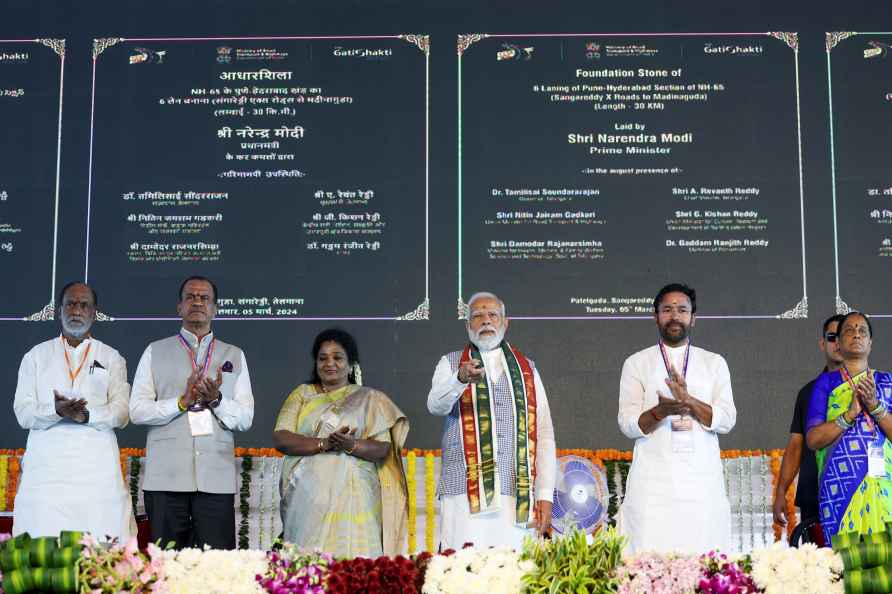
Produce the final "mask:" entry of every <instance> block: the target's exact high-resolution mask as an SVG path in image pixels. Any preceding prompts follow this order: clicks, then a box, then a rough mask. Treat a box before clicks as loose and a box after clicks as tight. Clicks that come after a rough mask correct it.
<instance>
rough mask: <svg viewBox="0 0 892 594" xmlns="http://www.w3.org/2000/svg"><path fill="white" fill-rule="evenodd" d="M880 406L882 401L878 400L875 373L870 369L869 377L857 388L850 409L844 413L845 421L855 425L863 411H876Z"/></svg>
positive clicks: (868, 371)
mask: <svg viewBox="0 0 892 594" xmlns="http://www.w3.org/2000/svg"><path fill="white" fill-rule="evenodd" d="M879 405H880V401H879V398H877V385H876V382H874V379H873V372H872V371H871V370H870V369H868V370H867V376H866V377H865V378H864V379H862V380H861V381H860V382H858V385H857V386H855V393H854V394H853V395H852V402H851V403H849V409H848V410H847V411H846V412H845V413H844V414H845V417H846V419H845V420H846V421H848V422H849V423H854V422H855V419H857V418H858V415H860V414H861V412H862V411H865V410H866V411H867V412H868V413H869V412H870V411H872V410H875V409H876V407H877V406H879Z"/></svg>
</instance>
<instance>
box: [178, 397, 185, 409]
mask: <svg viewBox="0 0 892 594" xmlns="http://www.w3.org/2000/svg"><path fill="white" fill-rule="evenodd" d="M177 408H178V409H180V412H186V409H187V407H186V406H185V405H184V404H183V397H182V396H180V397H179V398H177Z"/></svg>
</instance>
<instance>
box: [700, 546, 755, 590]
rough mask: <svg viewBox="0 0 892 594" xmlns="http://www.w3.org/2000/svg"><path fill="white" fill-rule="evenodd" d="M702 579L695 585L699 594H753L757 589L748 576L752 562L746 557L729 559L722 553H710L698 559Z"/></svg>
mask: <svg viewBox="0 0 892 594" xmlns="http://www.w3.org/2000/svg"><path fill="white" fill-rule="evenodd" d="M700 564H701V568H702V577H701V578H700V583H699V584H698V585H697V592H699V593H701V594H754V593H755V592H758V591H759V589H758V587H756V583H755V582H754V581H753V578H752V576H751V575H750V574H751V573H752V570H753V564H752V560H751V559H750V557H749V556H748V555H745V556H743V557H740V558H739V559H729V558H728V556H727V555H725V554H724V553H719V552H718V551H710V552H709V553H707V554H706V555H702V556H701V557H700Z"/></svg>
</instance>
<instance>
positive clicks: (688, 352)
mask: <svg viewBox="0 0 892 594" xmlns="http://www.w3.org/2000/svg"><path fill="white" fill-rule="evenodd" d="M658 344H659V345H660V354H661V355H663V365H664V366H665V367H666V375H667V376H669V377H671V376H672V364H671V363H670V361H669V352H668V351H667V350H666V345H664V344H663V341H662V340H661V341H660V342H659V343H658ZM690 356H691V341H690V340H688V345H687V347H685V350H684V367H683V368H682V371H681V374H682V377H684V378H685V379H687V378H688V358H689V357H690Z"/></svg>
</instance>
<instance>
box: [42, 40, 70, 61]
mask: <svg viewBox="0 0 892 594" xmlns="http://www.w3.org/2000/svg"><path fill="white" fill-rule="evenodd" d="M34 41H36V42H37V43H39V44H41V45H45V46H47V47H48V48H50V49H51V50H53V51H54V52H56V54H57V55H58V56H59V57H60V58H64V57H65V40H64V39H35V40H34Z"/></svg>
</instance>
